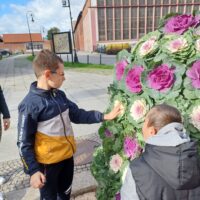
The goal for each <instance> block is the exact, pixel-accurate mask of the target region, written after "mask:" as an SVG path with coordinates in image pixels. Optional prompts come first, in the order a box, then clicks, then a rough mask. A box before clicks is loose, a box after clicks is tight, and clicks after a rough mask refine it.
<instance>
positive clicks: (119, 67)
mask: <svg viewBox="0 0 200 200" xmlns="http://www.w3.org/2000/svg"><path fill="white" fill-rule="evenodd" d="M127 65H128V62H127V61H126V60H121V61H119V62H118V63H117V64H116V78H117V80H118V81H120V80H121V79H122V76H123V74H124V70H125V68H126V66H127Z"/></svg>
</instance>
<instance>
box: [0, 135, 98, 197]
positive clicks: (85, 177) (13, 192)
mask: <svg viewBox="0 0 200 200" xmlns="http://www.w3.org/2000/svg"><path fill="white" fill-rule="evenodd" d="M99 145H100V139H99V137H98V134H91V135H88V136H84V137H82V138H79V139H78V140H77V149H78V150H77V152H76V154H75V156H74V161H75V171H74V180H73V186H72V195H71V196H72V200H87V199H88V200H95V199H96V198H95V192H94V191H95V188H96V186H97V184H96V181H95V179H94V178H93V177H92V175H91V172H90V163H91V161H92V154H93V151H94V148H95V147H97V146H99ZM0 174H1V175H3V176H4V178H6V182H5V183H4V184H3V185H2V186H0V191H1V192H3V194H4V197H5V198H6V199H7V200H39V192H38V190H34V189H32V188H30V185H29V176H27V175H25V174H24V172H23V166H22V163H21V161H20V160H19V159H16V160H12V161H6V162H1V163H0Z"/></svg>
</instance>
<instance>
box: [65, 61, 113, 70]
mask: <svg viewBox="0 0 200 200" xmlns="http://www.w3.org/2000/svg"><path fill="white" fill-rule="evenodd" d="M64 65H65V67H66V68H72V69H74V68H80V69H113V66H112V65H99V64H85V63H71V62H64Z"/></svg>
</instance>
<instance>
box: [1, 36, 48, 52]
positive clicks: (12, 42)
mask: <svg viewBox="0 0 200 200" xmlns="http://www.w3.org/2000/svg"><path fill="white" fill-rule="evenodd" d="M31 38H32V43H33V50H34V52H37V51H40V50H41V49H44V48H45V49H51V45H50V42H49V41H48V40H43V38H42V35H41V34H40V33H31ZM0 49H7V50H9V51H11V52H13V53H17V52H22V53H31V40H30V35H29V34H28V33H24V34H3V35H2V36H1V40H0Z"/></svg>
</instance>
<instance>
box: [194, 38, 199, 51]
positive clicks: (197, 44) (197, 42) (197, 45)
mask: <svg viewBox="0 0 200 200" xmlns="http://www.w3.org/2000/svg"><path fill="white" fill-rule="evenodd" d="M195 48H196V50H197V51H200V39H198V40H197V41H196V44H195Z"/></svg>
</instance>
